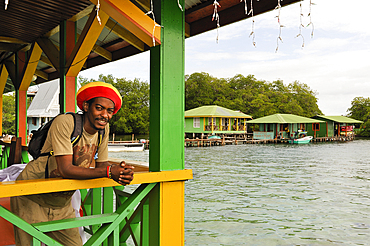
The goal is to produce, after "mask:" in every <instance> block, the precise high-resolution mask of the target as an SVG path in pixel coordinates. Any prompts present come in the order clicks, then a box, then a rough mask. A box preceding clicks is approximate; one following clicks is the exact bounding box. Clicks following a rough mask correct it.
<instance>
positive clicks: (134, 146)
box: [108, 142, 145, 152]
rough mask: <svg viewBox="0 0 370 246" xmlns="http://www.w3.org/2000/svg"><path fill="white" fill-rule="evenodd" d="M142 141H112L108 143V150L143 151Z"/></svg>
mask: <svg viewBox="0 0 370 246" xmlns="http://www.w3.org/2000/svg"><path fill="white" fill-rule="evenodd" d="M144 147H145V145H144V143H122V142H113V143H108V151H109V152H119V151H144Z"/></svg>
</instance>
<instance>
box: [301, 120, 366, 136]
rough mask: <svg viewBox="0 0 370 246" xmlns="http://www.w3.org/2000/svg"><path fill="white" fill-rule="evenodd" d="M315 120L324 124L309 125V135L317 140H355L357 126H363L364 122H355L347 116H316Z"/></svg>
mask: <svg viewBox="0 0 370 246" xmlns="http://www.w3.org/2000/svg"><path fill="white" fill-rule="evenodd" d="M312 118H313V119H317V120H321V121H323V122H316V123H312V124H309V125H307V132H308V134H310V135H312V136H314V137H315V138H316V139H317V140H325V139H326V138H330V139H333V140H334V139H353V138H354V136H355V134H354V130H355V125H359V124H362V123H363V121H361V120H355V119H352V118H349V117H345V116H326V115H316V116H314V117H312Z"/></svg>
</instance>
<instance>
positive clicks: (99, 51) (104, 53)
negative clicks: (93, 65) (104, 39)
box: [77, 34, 112, 61]
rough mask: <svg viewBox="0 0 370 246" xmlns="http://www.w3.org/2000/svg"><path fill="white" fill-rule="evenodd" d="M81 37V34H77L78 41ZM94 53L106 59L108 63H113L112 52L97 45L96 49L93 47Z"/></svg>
mask: <svg viewBox="0 0 370 246" xmlns="http://www.w3.org/2000/svg"><path fill="white" fill-rule="evenodd" d="M79 37H80V35H79V34H77V39H78V38H79ZM92 52H94V53H96V54H98V55H99V56H101V57H104V58H105V59H107V60H108V61H112V52H110V51H109V50H107V49H104V48H103V47H101V46H99V45H97V44H95V45H94V47H93V50H92Z"/></svg>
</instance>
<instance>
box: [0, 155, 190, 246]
mask: <svg viewBox="0 0 370 246" xmlns="http://www.w3.org/2000/svg"><path fill="white" fill-rule="evenodd" d="M111 162H112V163H115V162H118V163H119V162H120V160H119V161H118V160H113V161H112V160H111ZM126 163H128V164H130V165H133V166H134V167H135V174H134V179H133V181H132V183H131V185H135V184H136V185H140V186H139V187H138V188H136V190H135V191H134V192H133V193H131V194H130V193H126V192H124V191H123V188H124V187H123V186H117V183H116V182H115V181H113V180H111V179H108V178H98V179H90V180H75V179H73V180H72V179H61V178H53V179H39V180H22V181H10V182H0V198H4V197H14V196H22V195H31V194H41V193H50V192H58V191H68V190H77V189H80V190H81V191H82V192H81V193H82V200H83V203H82V207H83V210H84V216H83V217H80V218H75V219H65V220H58V221H50V222H42V223H36V224H28V223H27V222H26V221H24V220H22V219H21V218H19V217H18V216H16V215H14V214H13V213H12V212H10V211H9V210H7V209H6V208H4V207H2V206H0V217H2V218H4V219H5V220H7V221H9V222H10V223H12V224H13V225H15V226H17V227H19V228H21V229H22V230H24V231H26V232H27V233H29V234H30V235H31V236H32V237H33V245H41V242H43V243H45V244H47V245H61V244H60V243H58V242H57V241H55V240H54V239H52V238H50V237H49V236H47V235H46V234H45V233H47V232H50V231H55V230H63V229H67V228H75V227H81V226H84V227H85V230H86V231H87V232H88V233H90V234H91V237H90V238H89V239H88V241H87V242H86V243H85V244H84V245H101V244H102V243H104V245H114V246H118V245H122V244H123V243H125V241H126V240H127V238H128V237H129V236H131V238H132V240H133V241H134V243H135V244H136V245H148V242H149V241H150V239H149V233H148V230H149V226H148V223H149V222H148V220H149V215H148V211H149V209H147V207H148V206H149V205H148V202H147V198H148V195H149V194H150V192H151V191H152V189H153V188H154V187H155V186H156V185H157V184H158V183H165V182H171V181H185V180H187V179H192V170H175V171H162V172H149V170H148V166H145V165H142V164H141V163H139V162H132V161H127V160H126ZM86 189H89V191H87V190H86ZM114 196H116V199H114ZM113 200H116V205H115V204H113ZM114 207H116V209H114ZM102 210H103V213H102V212H101V211H102ZM114 210H115V211H114ZM164 212H165V211H164ZM87 226H89V228H86V227H87ZM133 228H136V230H133Z"/></svg>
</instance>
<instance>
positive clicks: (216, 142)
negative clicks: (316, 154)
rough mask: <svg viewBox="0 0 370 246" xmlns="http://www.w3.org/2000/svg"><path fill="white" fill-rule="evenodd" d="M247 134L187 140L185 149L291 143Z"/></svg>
mask: <svg viewBox="0 0 370 246" xmlns="http://www.w3.org/2000/svg"><path fill="white" fill-rule="evenodd" d="M246 136H247V134H243V136H241V135H240V134H238V135H235V136H220V137H221V139H215V138H213V139H208V138H207V137H205V138H194V139H190V138H186V139H185V144H184V146H185V147H211V146H223V145H240V144H287V143H290V139H252V137H250V135H248V137H246ZM354 139H355V136H354V135H348V136H335V137H318V138H313V139H312V140H311V142H314V143H320V142H335V141H338V142H347V141H353V140H354Z"/></svg>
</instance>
